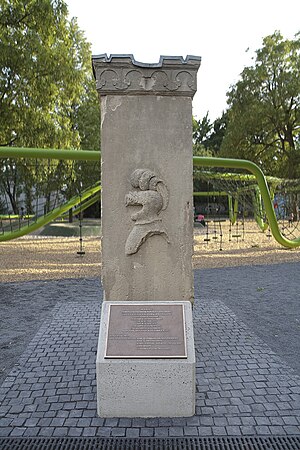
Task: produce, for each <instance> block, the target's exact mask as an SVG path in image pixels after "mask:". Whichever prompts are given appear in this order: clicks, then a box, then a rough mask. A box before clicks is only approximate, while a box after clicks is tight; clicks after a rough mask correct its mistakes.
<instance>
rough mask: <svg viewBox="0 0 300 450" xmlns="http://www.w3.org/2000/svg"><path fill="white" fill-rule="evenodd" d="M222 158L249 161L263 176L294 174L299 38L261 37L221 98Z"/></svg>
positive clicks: (299, 144) (298, 150)
mask: <svg viewBox="0 0 300 450" xmlns="http://www.w3.org/2000/svg"><path fill="white" fill-rule="evenodd" d="M227 96H228V104H229V109H228V111H227V116H228V126H227V131H226V135H225V138H224V140H223V142H222V146H221V154H222V156H230V157H238V158H245V159H250V160H251V161H253V162H255V163H257V164H259V165H260V166H261V167H262V169H263V170H264V171H265V172H266V173H270V174H272V175H280V176H284V177H288V178H297V177H299V176H300V35H299V34H297V35H296V36H295V39H294V40H284V39H283V37H282V36H281V34H280V33H279V32H275V33H274V34H273V35H271V36H267V37H266V38H265V39H264V40H263V47H262V48H261V49H259V50H257V51H256V60H255V62H254V64H253V66H251V67H246V68H245V69H244V70H243V72H242V74H241V79H240V81H238V82H237V83H236V85H234V86H232V88H231V90H230V91H229V92H228V94H227Z"/></svg>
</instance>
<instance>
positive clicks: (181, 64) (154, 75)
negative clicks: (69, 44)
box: [93, 54, 201, 97]
mask: <svg viewBox="0 0 300 450" xmlns="http://www.w3.org/2000/svg"><path fill="white" fill-rule="evenodd" d="M200 61H201V59H200V58H199V57H198V56H187V57H186V58H185V59H184V58H182V57H181V56H161V57H160V60H159V63H157V64H145V63H140V62H138V61H135V59H134V58H133V55H111V56H110V57H108V56H107V55H106V54H103V55H99V56H94V57H93V68H94V73H95V77H96V81H97V89H98V91H99V93H101V95H109V94H112V95H118V94H120V95H134V94H143V95H145V94H146V95H147V94H149V95H176V96H177V95H181V96H188V97H192V96H193V95H194V94H195V92H196V90H197V70H198V68H199V65H200Z"/></svg>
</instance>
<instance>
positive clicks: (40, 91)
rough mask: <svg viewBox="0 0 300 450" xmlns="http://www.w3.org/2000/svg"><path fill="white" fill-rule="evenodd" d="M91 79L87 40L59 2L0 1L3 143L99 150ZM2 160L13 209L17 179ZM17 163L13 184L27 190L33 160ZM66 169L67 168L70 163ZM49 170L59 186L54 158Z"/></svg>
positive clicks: (0, 127)
mask: <svg viewBox="0 0 300 450" xmlns="http://www.w3.org/2000/svg"><path fill="white" fill-rule="evenodd" d="M91 80H92V68H91V52H90V45H89V44H88V43H87V42H86V40H85V38H84V36H83V33H82V31H81V30H80V29H79V27H78V25H77V22H76V20H75V19H72V20H68V10H67V6H66V4H65V3H64V1H63V0H0V145H2V146H5V145H9V146H11V145H14V146H21V147H22V146H23V147H42V148H65V149H67V148H79V147H80V146H81V143H82V146H83V148H86V146H87V145H89V144H90V145H91V147H92V149H95V150H96V149H97V150H99V133H100V118H99V113H98V114H97V115H96V113H95V111H96V108H98V109H99V106H98V99H97V94H96V89H95V85H94V84H93V83H92V81H91ZM0 164H1V165H2V167H1V179H2V186H3V187H5V190H6V192H7V194H8V195H9V197H11V195H12V196H13V197H14V198H13V201H12V208H13V210H14V212H15V213H17V212H18V201H17V197H18V191H19V190H18V189H17V188H16V186H14V182H15V181H16V180H15V177H13V176H12V175H13V173H12V171H11V170H6V165H7V162H5V161H2V162H1V163H0ZM11 164H13V163H11ZM18 166H19V170H18V178H17V181H18V183H19V185H20V184H22V183H23V184H24V183H26V182H27V188H28V186H29V184H28V183H29V179H30V177H29V176H28V170H30V169H29V168H30V167H33V166H34V164H33V162H32V161H31V162H30V161H29V162H25V161H24V162H23V163H22V164H18ZM45 167H46V168H47V167H48V163H47V162H45ZM63 169H64V170H65V171H66V172H67V173H68V171H70V170H71V165H70V164H68V163H66V164H65V165H64V168H63ZM45 171H46V170H45ZM51 171H52V175H53V176H51V179H52V180H53V182H54V181H55V180H56V183H60V182H61V177H60V176H59V175H60V174H61V172H62V165H61V164H60V165H59V164H58V162H57V170H56V169H55V164H53V163H52V164H51ZM33 173H34V172H33ZM48 173H49V171H48ZM8 177H9V178H8ZM33 181H34V180H31V182H32V184H33ZM8 189H9V191H10V194H11V195H10V194H9V193H8ZM47 189H48V188H47ZM27 192H28V195H30V194H29V191H28V189H27ZM45 195H46V193H45ZM47 195H48V192H47Z"/></svg>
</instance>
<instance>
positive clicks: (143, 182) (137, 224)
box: [125, 169, 169, 255]
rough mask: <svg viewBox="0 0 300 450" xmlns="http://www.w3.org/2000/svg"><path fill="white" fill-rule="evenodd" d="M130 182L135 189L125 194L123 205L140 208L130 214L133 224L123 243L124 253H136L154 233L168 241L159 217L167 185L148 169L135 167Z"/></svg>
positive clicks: (165, 202)
mask: <svg viewBox="0 0 300 450" xmlns="http://www.w3.org/2000/svg"><path fill="white" fill-rule="evenodd" d="M130 183H131V186H132V187H133V188H134V189H135V190H134V191H130V192H129V193H128V194H127V195H126V196H125V205H126V206H142V208H141V209H139V210H138V211H137V212H134V213H133V214H131V220H132V221H133V222H134V226H133V229H132V230H131V232H130V234H129V236H128V238H127V241H126V244H125V253H126V255H132V254H134V253H136V252H137V251H138V250H139V248H140V247H141V245H142V244H143V243H144V242H145V241H146V240H147V239H148V237H150V236H153V235H155V234H158V235H162V236H163V237H164V238H165V239H166V240H167V242H169V238H168V235H167V232H166V230H165V229H164V227H163V225H162V219H161V217H159V214H160V213H161V211H164V210H165V209H166V208H167V206H168V202H169V192H168V189H167V186H166V185H165V183H164V182H163V180H161V179H160V178H158V177H157V176H156V174H155V173H154V172H152V171H151V170H149V169H136V170H135V171H134V172H133V173H132V174H131V177H130Z"/></svg>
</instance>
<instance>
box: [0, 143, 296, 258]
mask: <svg viewBox="0 0 300 450" xmlns="http://www.w3.org/2000/svg"><path fill="white" fill-rule="evenodd" d="M100 157H101V155H100V152H97V151H88V150H54V149H24V148H15V147H1V148H0V162H1V166H0V167H1V169H2V179H3V178H4V175H5V171H7V170H8V168H10V169H13V168H14V170H11V172H12V174H13V175H14V176H17V166H18V164H23V169H24V167H26V164H27V165H28V166H29V165H30V164H31V171H30V173H31V175H32V173H33V174H34V178H35V181H36V186H35V187H33V186H32V183H31V184H30V183H28V184H26V181H25V182H24V184H23V185H22V186H21V188H22V189H23V190H24V191H25V189H27V191H28V192H27V194H28V197H30V196H31V197H32V198H33V197H34V198H35V205H36V206H35V207H32V210H31V211H26V212H25V211H24V210H23V211H21V212H20V213H19V214H17V213H14V212H13V211H12V212H11V213H9V212H7V213H3V214H1V216H0V242H1V241H6V240H9V239H14V238H18V237H20V236H24V235H26V234H28V233H31V232H32V231H35V230H37V229H38V228H40V227H43V226H44V225H46V224H47V223H49V222H51V221H53V220H55V219H57V218H58V217H60V218H63V219H64V218H65V217H66V215H67V214H68V211H69V210H70V209H72V210H73V214H78V215H79V221H80V239H81V241H80V250H79V252H78V254H80V255H83V254H84V251H83V247H82V229H81V228H82V212H83V211H84V209H86V208H87V207H89V206H90V205H91V204H93V203H94V202H96V201H98V200H99V193H100V190H101V185H100V182H99V181H98V182H96V183H95V184H93V185H92V186H90V187H85V188H83V186H82V183H81V181H82V180H80V170H79V174H77V175H76V176H75V177H74V170H73V171H72V170H71V169H72V165H73V167H74V164H75V162H76V161H77V162H78V161H89V162H90V163H93V164H97V169H93V171H94V173H99V174H100V167H99V162H100ZM29 161H31V162H29ZM42 161H43V163H42ZM45 161H47V163H45ZM24 162H25V164H24ZM193 164H194V169H195V171H194V176H195V178H196V179H202V180H206V181H207V180H209V183H210V185H211V187H212V189H209V190H206V191H205V192H196V193H195V198H197V197H202V198H204V197H205V196H206V197H207V204H208V205H210V204H211V203H215V199H216V198H218V199H221V198H223V199H224V198H225V197H226V196H227V210H228V217H224V214H223V212H222V211H221V209H219V210H216V211H215V212H214V214H210V215H211V217H210V216H209V214H208V217H206V218H205V223H206V237H205V239H207V241H206V243H208V242H210V241H218V242H219V244H220V249H222V247H223V239H222V238H223V229H222V227H223V224H224V222H225V221H226V220H229V222H230V226H231V227H232V228H231V233H230V238H231V239H237V240H238V239H243V236H244V233H245V214H246V213H247V214H248V215H249V202H251V204H252V212H253V215H254V218H255V220H256V222H257V224H258V225H259V228H260V229H261V230H263V231H265V230H266V229H269V230H270V233H272V235H273V236H274V238H275V239H276V240H277V242H278V243H279V244H281V245H283V246H284V247H288V248H295V247H298V246H300V237H299V234H300V233H299V234H298V231H299V229H298V224H299V210H298V209H297V211H296V210H295V212H296V214H295V216H294V219H293V221H292V222H291V220H290V221H289V225H286V223H287V214H288V210H289V208H291V207H293V208H294V209H295V208H298V206H299V199H300V197H299V191H300V188H299V180H292V181H291V182H289V183H286V182H285V183H284V181H285V180H281V179H275V178H274V179H273V178H272V177H267V179H266V177H265V176H264V174H263V173H262V171H261V170H260V169H259V167H258V166H256V165H255V164H254V163H252V162H250V161H246V160H237V159H227V158H212V157H194V158H193ZM33 167H36V169H35V170H33ZM41 167H42V169H41ZM78 167H81V164H79V166H78ZM65 168H68V170H65ZM207 168H209V170H207ZM217 168H218V170H219V172H217V170H216V169H217ZM228 169H230V170H231V172H228ZM220 170H221V171H220ZM232 170H235V171H239V172H232ZM47 171H48V172H47ZM45 172H46V173H48V175H47V176H46V175H45ZM6 173H7V172H6ZM90 173H92V171H90ZM72 176H73V178H72ZM68 177H69V181H68ZM0 180H1V173H0ZM57 180H60V182H61V183H60V189H56V191H55V189H54V185H55V183H56V186H57ZM274 180H276V181H274ZM31 182H32V180H31ZM72 183H73V184H74V185H75V186H76V183H77V191H76V192H75V193H73V195H72V196H71V195H70V192H71V190H70V187H71V186H72ZM268 183H269V185H270V189H269V187H268ZM2 184H3V183H2ZM283 185H284V189H285V192H286V193H287V194H286V195H285V199H287V198H289V199H290V204H288V203H287V201H286V200H285V202H284V205H283V204H282V202H281V203H280V202H279V203H280V206H279V205H278V207H277V208H275V209H274V201H275V200H274V199H276V197H275V196H276V195H277V197H278V195H279V192H280V191H279V187H281V191H282V186H283ZM17 186H18V187H19V188H20V185H17ZM63 187H64V188H65V190H66V191H68V195H66V192H64V189H62V188H63ZM47 189H48V190H47ZM282 192H283V191H282ZM41 193H42V194H43V195H42V197H43V202H42V197H40V194H41ZM2 198H3V194H2ZM211 198H212V199H214V202H211V200H210V199H211ZM278 198H279V197H278ZM295 199H296V200H295ZM297 202H298V203H297ZM2 203H3V202H2ZM223 203H224V202H223ZM32 204H33V203H32ZM275 210H276V212H275ZM208 211H209V208H208ZM282 211H284V216H283V218H282V217H281V216H280V215H279V214H281V213H282ZM291 223H292V226H291ZM233 227H235V229H234V231H233ZM211 231H212V233H211ZM296 233H297V234H296Z"/></svg>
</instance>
